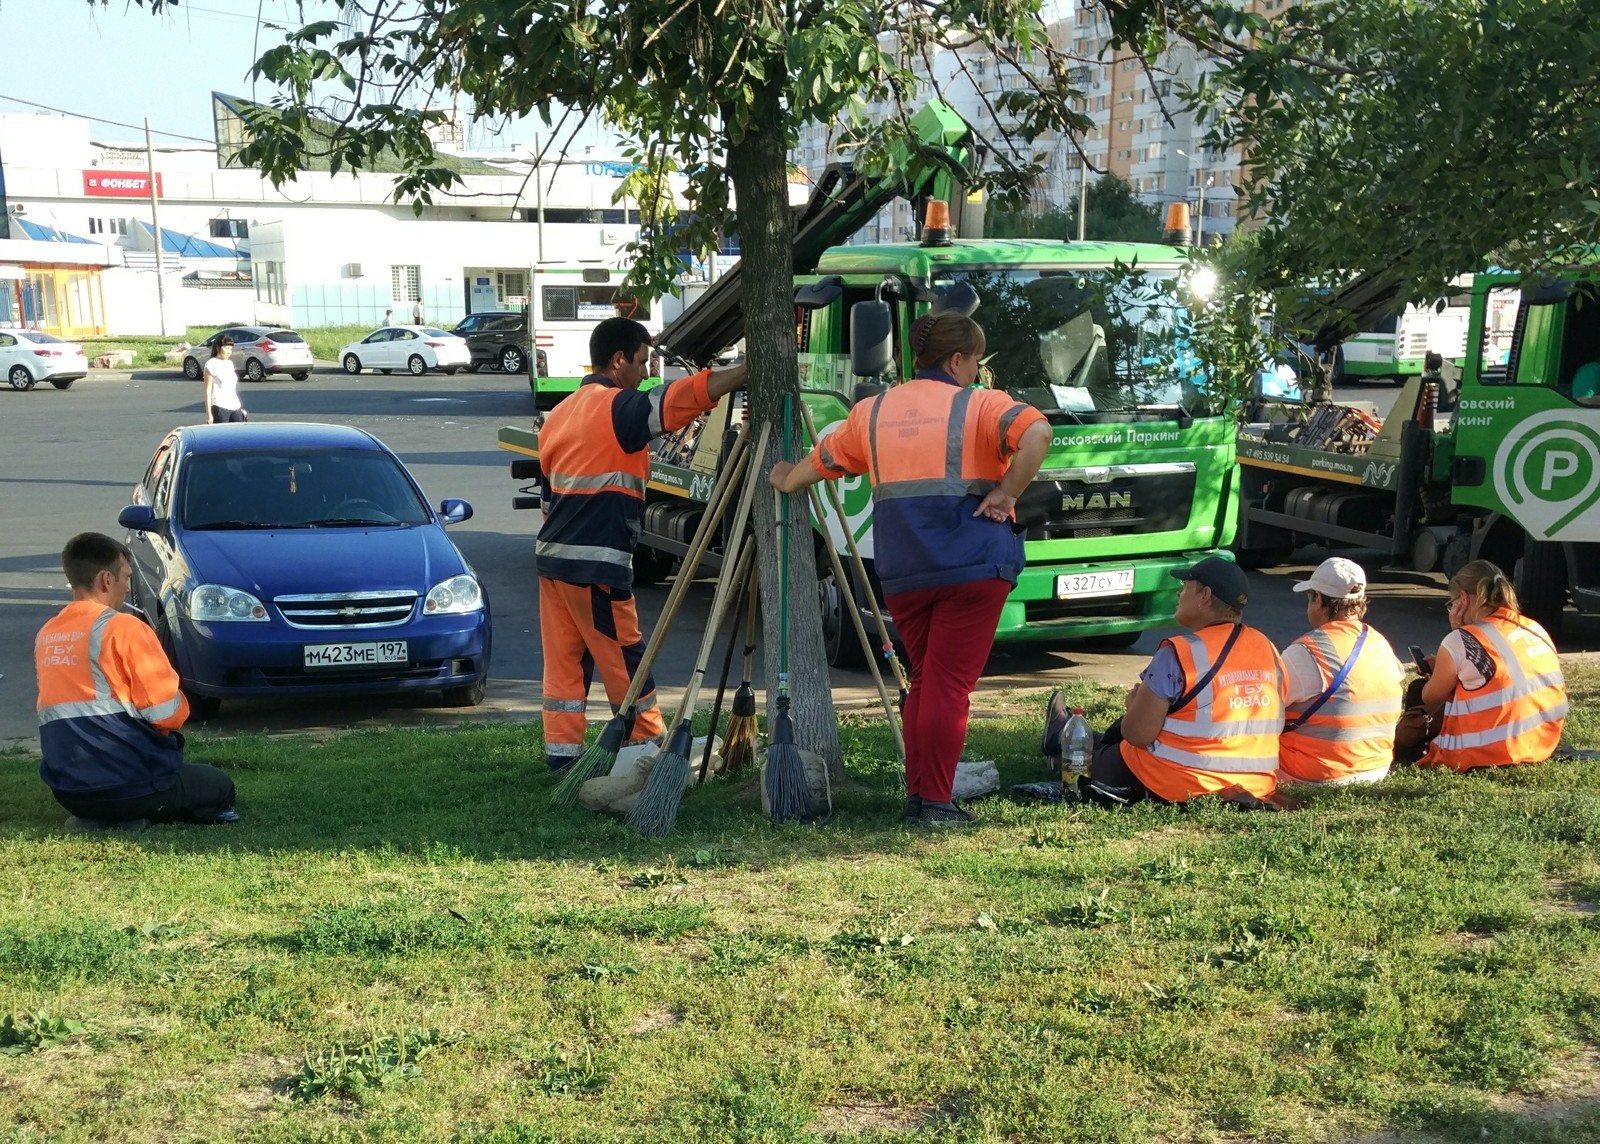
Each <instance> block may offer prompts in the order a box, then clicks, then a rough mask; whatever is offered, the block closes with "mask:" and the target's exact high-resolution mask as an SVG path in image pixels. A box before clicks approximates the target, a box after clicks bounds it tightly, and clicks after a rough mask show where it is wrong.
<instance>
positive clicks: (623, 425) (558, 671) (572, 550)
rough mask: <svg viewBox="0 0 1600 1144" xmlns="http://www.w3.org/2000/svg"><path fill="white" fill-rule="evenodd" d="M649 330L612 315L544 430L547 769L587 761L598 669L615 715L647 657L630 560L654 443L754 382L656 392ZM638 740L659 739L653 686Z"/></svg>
mask: <svg viewBox="0 0 1600 1144" xmlns="http://www.w3.org/2000/svg"><path fill="white" fill-rule="evenodd" d="M650 354H651V345H650V331H649V330H647V329H645V328H644V327H643V326H642V325H640V324H639V323H638V322H635V321H633V320H632V319H629V318H607V319H606V320H605V321H603V322H601V323H600V324H599V325H597V326H596V327H595V328H594V332H593V333H592V334H591V335H590V336H589V360H590V361H591V362H592V363H593V367H592V368H593V369H594V371H595V372H594V373H592V374H590V375H589V376H587V377H585V378H584V379H583V384H581V385H580V386H579V387H578V389H577V392H575V393H573V394H572V395H571V396H569V397H567V398H566V399H565V400H564V401H562V402H561V404H559V405H557V406H556V407H555V409H554V410H552V411H551V413H550V415H549V416H548V417H547V418H546V419H545V423H544V427H543V428H542V429H541V430H540V431H539V468H540V471H541V472H542V473H543V490H542V493H543V497H542V499H543V502H544V505H543V507H544V522H543V524H542V525H541V526H540V528H539V540H538V544H537V547H536V548H535V556H536V559H537V562H538V572H539V638H540V643H541V646H542V649H543V653H544V698H543V703H542V711H543V721H544V741H545V761H546V763H548V764H549V766H550V767H551V768H552V769H555V770H561V769H564V768H566V767H567V766H569V765H570V764H571V763H572V761H573V760H574V759H576V758H577V757H578V756H579V755H581V754H582V753H583V738H584V732H585V731H586V730H587V721H586V719H585V716H584V711H585V708H586V707H587V705H588V699H589V687H590V685H591V684H592V683H593V682H594V675H595V672H596V671H598V672H599V673H600V679H601V681H602V683H603V684H604V686H605V689H606V697H607V698H608V699H610V700H611V704H612V707H613V709H615V707H616V706H617V705H618V704H620V703H621V702H622V699H623V695H624V693H625V692H626V691H627V690H628V681H629V679H630V678H631V676H632V674H633V672H634V670H635V669H636V668H637V667H638V665H639V661H640V659H641V658H642V656H643V654H644V641H643V638H642V637H641V635H640V632H639V614H638V608H637V606H636V604H635V601H634V597H633V551H634V549H635V548H636V547H638V544H639V534H640V531H641V527H642V524H643V518H644V491H645V482H646V480H647V479H648V478H649V475H650V451H649V447H650V442H651V441H652V440H653V439H654V438H656V437H659V436H661V435H662V434H663V433H670V432H673V431H674V430H677V429H681V428H683V427H684V426H685V425H688V424H689V422H691V421H693V420H694V419H695V418H696V417H698V416H699V415H700V414H702V413H705V412H706V411H707V410H709V409H711V408H712V406H714V405H716V403H717V402H718V401H719V400H720V399H721V398H722V397H723V396H724V395H725V394H728V393H730V392H732V391H733V390H735V389H738V388H739V387H740V386H742V385H743V384H744V381H745V367H744V366H743V365H742V364H741V365H737V366H734V367H733V368H732V369H727V370H718V371H717V372H715V373H713V372H712V371H711V370H701V371H700V372H699V373H696V374H693V375H691V376H689V377H685V378H680V379H679V380H677V381H674V382H672V383H670V384H668V385H663V386H659V387H657V388H655V389H652V390H651V391H650V392H649V393H640V392H639V384H640V382H642V381H643V380H644V379H645V377H646V376H648V371H649V369H650ZM638 710H639V715H638V718H637V719H636V720H635V722H634V725H633V727H632V728H631V729H630V732H629V742H635V743H637V742H643V741H645V740H649V739H653V738H656V737H657V736H659V735H660V734H661V732H662V730H663V729H664V728H663V725H662V721H661V710H660V708H659V707H658V706H657V703H656V693H655V684H654V682H652V681H649V680H647V681H646V682H645V684H644V686H643V688H642V690H641V692H640V695H639V701H638Z"/></svg>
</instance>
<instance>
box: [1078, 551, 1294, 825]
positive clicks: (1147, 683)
mask: <svg viewBox="0 0 1600 1144" xmlns="http://www.w3.org/2000/svg"><path fill="white" fill-rule="evenodd" d="M1172 575H1173V576H1175V577H1177V578H1178V579H1179V580H1182V581H1183V588H1182V590H1180V591H1179V593H1178V607H1177V613H1176V616H1175V618H1176V619H1177V621H1178V623H1179V624H1181V625H1182V626H1183V627H1185V628H1187V629H1188V630H1187V631H1186V632H1181V633H1179V634H1178V635H1174V636H1169V637H1168V638H1166V639H1164V640H1162V641H1161V647H1160V649H1159V650H1158V651H1157V652H1156V654H1155V657H1154V658H1153V659H1151V661H1150V664H1149V666H1147V667H1146V668H1145V669H1144V672H1143V673H1142V674H1141V675H1140V676H1139V682H1138V683H1136V684H1134V685H1133V690H1132V691H1130V692H1128V705H1127V710H1126V712H1125V714H1124V715H1123V716H1122V718H1121V719H1118V720H1117V721H1116V722H1115V723H1113V724H1112V725H1111V726H1110V727H1109V728H1107V729H1106V733H1105V735H1104V736H1103V737H1102V738H1101V740H1100V742H1099V745H1098V746H1097V747H1096V748H1095V752H1094V755H1093V757H1092V758H1091V759H1090V761H1089V778H1090V784H1089V790H1090V793H1091V796H1095V797H1097V800H1098V798H1099V797H1104V798H1106V799H1107V800H1109V801H1113V802H1119V803H1126V802H1138V801H1140V800H1141V799H1145V798H1155V799H1158V800H1160V801H1162V802H1187V801H1188V800H1189V799H1191V798H1194V797H1196V796H1198V795H1205V794H1221V795H1223V797H1224V798H1227V799H1230V800H1233V801H1238V802H1240V803H1241V804H1246V805H1248V804H1250V803H1251V802H1254V801H1264V800H1267V799H1270V798H1271V797H1272V795H1273V793H1274V792H1275V791H1276V790H1277V785H1278V781H1277V771H1278V734H1279V732H1280V731H1282V729H1283V709H1284V695H1285V686H1286V685H1285V680H1284V671H1283V661H1282V660H1281V659H1279V657H1278V651H1277V649H1276V648H1274V647H1273V646H1272V641H1271V640H1269V639H1267V637H1266V636H1264V635H1262V634H1261V633H1260V632H1258V631H1256V630H1255V629H1254V628H1251V627H1247V626H1246V625H1245V623H1244V606H1245V603H1246V601H1247V599H1248V592H1249V586H1250V585H1249V581H1248V580H1246V579H1245V574H1244V573H1243V572H1241V571H1240V570H1239V568H1238V566H1237V565H1235V564H1232V563H1230V562H1229V561H1227V560H1223V559H1221V558H1220V557H1216V556H1210V557H1207V558H1206V559H1204V560H1202V561H1200V562H1199V563H1198V564H1196V565H1194V567H1192V568H1185V569H1182V570H1179V571H1174V572H1173V573H1172Z"/></svg>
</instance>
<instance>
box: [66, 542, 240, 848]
mask: <svg viewBox="0 0 1600 1144" xmlns="http://www.w3.org/2000/svg"><path fill="white" fill-rule="evenodd" d="M61 567H62V570H63V571H65V572H66V574H67V583H68V584H70V585H71V586H72V603H70V604H68V605H67V606H66V607H65V608H63V609H62V610H61V611H60V612H58V613H57V614H56V615H55V616H54V617H53V618H52V619H51V620H50V621H49V622H48V623H46V624H45V625H44V627H43V628H42V629H40V631H39V635H38V638H37V639H36V640H35V641H34V665H35V668H36V669H37V672H38V677H39V704H38V710H39V748H40V755H41V758H40V762H39V777H40V778H42V779H43V780H44V781H45V784H46V785H48V786H49V787H50V789H51V791H52V792H54V794H55V796H56V801H57V802H58V803H60V804H61V806H62V807H63V808H64V809H66V810H67V811H68V812H69V813H70V814H72V815H73V816H74V817H73V819H71V820H69V822H68V825H69V826H71V827H74V828H84V829H96V828H104V827H107V826H113V825H118V826H122V827H124V828H130V827H131V828H134V829H142V828H143V827H144V826H146V825H148V824H149V823H151V822H183V821H189V822H237V821H238V819H239V816H238V815H237V814H236V813H234V810H233V800H234V788H233V780H232V779H230V778H229V777H228V776H227V774H226V773H225V772H223V771H221V770H218V769H217V768H216V767H210V766H204V765H201V764H198V763H186V762H184V761H183V736H182V735H180V734H179V733H178V728H179V727H182V726H183V723H184V720H185V719H187V718H188V717H189V703H188V701H187V700H186V699H185V698H184V697H183V692H181V691H180V690H179V689H178V673H177V672H175V671H174V670H173V669H172V664H171V663H170V662H168V660H167V655H166V652H165V651H163V650H162V648H161V642H160V641H159V640H158V639H156V635H155V633H154V632H153V631H151V630H150V627H149V625H148V624H146V623H145V622H144V621H143V620H141V619H139V618H138V617H137V616H134V615H130V614H128V613H126V612H123V611H121V608H122V605H123V603H124V602H125V601H126V600H127V598H128V587H129V585H130V583H131V581H132V575H133V573H132V566H131V563H130V561H129V555H128V549H127V548H126V547H125V546H124V545H122V544H119V543H118V542H117V541H115V540H113V539H111V537H109V536H103V535H101V534H100V533H98V532H85V533H81V534H80V535H78V536H74V537H73V538H72V539H71V540H69V541H68V542H67V546H66V548H65V549H64V550H63V551H62V553H61Z"/></svg>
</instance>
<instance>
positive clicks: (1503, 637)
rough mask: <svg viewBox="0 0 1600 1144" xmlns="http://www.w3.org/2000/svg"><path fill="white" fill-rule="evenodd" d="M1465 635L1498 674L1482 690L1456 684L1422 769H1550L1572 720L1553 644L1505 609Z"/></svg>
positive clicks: (1532, 625)
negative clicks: (1531, 765)
mask: <svg viewBox="0 0 1600 1144" xmlns="http://www.w3.org/2000/svg"><path fill="white" fill-rule="evenodd" d="M1461 632H1462V635H1463V637H1466V638H1471V639H1475V640H1476V641H1477V643H1478V644H1479V646H1481V647H1482V648H1483V650H1484V652H1485V653H1486V654H1487V655H1488V656H1489V659H1490V661H1491V662H1492V663H1493V664H1494V670H1493V671H1492V672H1485V673H1484V674H1485V675H1487V676H1488V680H1489V681H1488V682H1487V683H1485V684H1484V685H1483V686H1482V687H1480V688H1478V689H1477V690H1476V691H1468V690H1467V689H1466V688H1464V687H1462V686H1461V683H1460V681H1459V680H1458V681H1457V682H1456V689H1455V693H1454V694H1453V695H1451V696H1450V698H1449V699H1447V700H1445V704H1444V720H1443V722H1442V723H1441V724H1440V727H1439V734H1438V737H1437V738H1435V739H1434V740H1433V742H1432V743H1430V744H1429V745H1428V751H1427V753H1426V754H1425V755H1423V756H1422V765H1423V766H1435V767H1448V768H1450V769H1451V770H1453V771H1464V770H1467V769H1468V768H1469V767H1508V766H1514V765H1516V764H1518V763H1542V762H1544V761H1545V760H1546V759H1548V758H1549V757H1550V756H1551V755H1553V754H1554V753H1555V749H1556V747H1557V746H1558V745H1559V744H1560V742H1561V725H1562V723H1563V722H1564V720H1565V718H1566V714H1567V682H1566V678H1565V676H1563V675H1562V673H1561V661H1560V660H1559V659H1557V658H1556V650H1555V645H1554V644H1553V643H1551V641H1550V637H1549V636H1548V635H1547V634H1545V630H1544V629H1543V628H1541V627H1540V626H1539V625H1538V624H1536V623H1534V622H1533V621H1532V620H1530V619H1528V617H1526V616H1522V615H1518V614H1516V613H1515V612H1511V611H1509V610H1507V609H1505V608H1501V609H1499V610H1498V611H1495V612H1492V613H1491V614H1490V615H1488V616H1486V617H1485V618H1484V619H1482V620H1479V621H1478V622H1477V623H1475V624H1467V625H1466V626H1464V627H1463V628H1462V629H1461Z"/></svg>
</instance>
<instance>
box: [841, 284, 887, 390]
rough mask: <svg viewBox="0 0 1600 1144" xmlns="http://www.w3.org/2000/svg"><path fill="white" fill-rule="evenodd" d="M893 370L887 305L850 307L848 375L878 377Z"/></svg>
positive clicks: (858, 304) (872, 304) (872, 303)
mask: <svg viewBox="0 0 1600 1144" xmlns="http://www.w3.org/2000/svg"><path fill="white" fill-rule="evenodd" d="M893 368H894V312H893V311H892V310H891V309H890V308H889V303H887V302H876V301H874V302H857V303H856V304H855V305H854V306H851V307H850V372H851V373H853V374H855V375H856V376H857V377H878V376H880V375H882V374H886V373H888V372H890V371H891V370H892V369H893Z"/></svg>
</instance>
